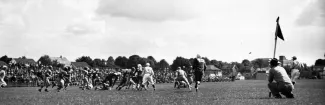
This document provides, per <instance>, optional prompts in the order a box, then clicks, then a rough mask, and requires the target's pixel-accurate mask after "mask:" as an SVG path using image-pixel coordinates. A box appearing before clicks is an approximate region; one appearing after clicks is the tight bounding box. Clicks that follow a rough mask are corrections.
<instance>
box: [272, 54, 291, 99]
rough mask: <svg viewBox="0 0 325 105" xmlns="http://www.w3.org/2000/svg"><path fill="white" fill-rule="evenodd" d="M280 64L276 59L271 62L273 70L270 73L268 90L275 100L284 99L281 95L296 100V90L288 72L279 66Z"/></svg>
mask: <svg viewBox="0 0 325 105" xmlns="http://www.w3.org/2000/svg"><path fill="white" fill-rule="evenodd" d="M279 64H280V62H279V61H278V59H276V58H273V59H272V60H271V61H270V65H271V69H270V71H269V79H268V80H269V84H268V88H269V89H270V91H271V93H272V95H273V96H274V97H275V98H282V96H281V95H280V93H281V94H282V95H284V96H286V97H287V98H294V95H293V94H292V90H293V89H294V86H293V84H292V81H291V79H290V78H289V76H288V74H287V73H286V70H285V69H284V68H283V67H281V66H279ZM273 80H274V81H275V82H273Z"/></svg>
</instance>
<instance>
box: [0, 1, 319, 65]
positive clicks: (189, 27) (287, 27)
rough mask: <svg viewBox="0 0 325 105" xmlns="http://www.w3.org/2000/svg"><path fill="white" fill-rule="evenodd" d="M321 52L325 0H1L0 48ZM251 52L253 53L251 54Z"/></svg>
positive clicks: (67, 52)
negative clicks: (277, 32)
mask: <svg viewBox="0 0 325 105" xmlns="http://www.w3.org/2000/svg"><path fill="white" fill-rule="evenodd" d="M278 16H280V25H281V28H282V33H283V35H284V38H285V41H282V40H278V48H277V54H276V56H279V55H285V56H286V57H287V59H291V57H292V56H297V58H298V60H299V61H301V62H305V63H307V64H308V65H311V64H314V62H315V60H316V59H319V58H322V59H324V53H325V0H224V1H222V0H0V56H2V55H5V54H6V55H8V56H9V57H14V58H16V57H20V56H23V55H25V56H27V57H28V58H33V59H35V60H38V58H39V57H40V56H42V55H44V54H47V55H50V56H60V55H62V56H65V57H67V58H68V59H69V60H71V61H74V60H75V59H76V58H77V57H80V56H82V55H86V56H90V57H92V58H93V59H94V58H101V59H107V58H108V57H109V56H113V57H114V58H116V57H117V56H126V57H129V56H130V55H133V54H138V55H140V56H142V57H146V56H149V55H152V56H154V57H155V58H156V60H160V59H166V60H167V61H168V62H169V63H171V62H172V61H173V60H174V59H175V58H176V57H177V56H183V57H186V58H190V57H195V56H196V54H200V55H201V56H205V57H208V58H210V59H216V60H222V61H227V62H230V61H239V62H241V61H242V60H243V59H249V60H252V59H255V58H270V57H272V56H273V48H274V32H275V28H276V18H277V17H278ZM249 52H252V54H249Z"/></svg>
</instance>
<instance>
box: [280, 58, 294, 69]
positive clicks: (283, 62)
mask: <svg viewBox="0 0 325 105" xmlns="http://www.w3.org/2000/svg"><path fill="white" fill-rule="evenodd" d="M279 61H280V62H281V66H282V67H287V66H289V67H291V66H292V64H293V60H287V59H286V57H285V56H280V59H279Z"/></svg>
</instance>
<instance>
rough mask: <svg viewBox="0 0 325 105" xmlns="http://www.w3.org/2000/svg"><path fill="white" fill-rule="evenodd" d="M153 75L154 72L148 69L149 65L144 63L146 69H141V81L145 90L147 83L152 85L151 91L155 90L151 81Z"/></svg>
mask: <svg viewBox="0 0 325 105" xmlns="http://www.w3.org/2000/svg"><path fill="white" fill-rule="evenodd" d="M153 75H154V72H153V70H152V68H151V67H150V64H149V63H146V67H144V69H143V80H142V86H144V88H145V89H146V90H147V87H146V85H145V84H146V83H147V82H149V83H150V84H152V87H153V90H156V88H155V82H154V81H153Z"/></svg>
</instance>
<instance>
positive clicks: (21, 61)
mask: <svg viewBox="0 0 325 105" xmlns="http://www.w3.org/2000/svg"><path fill="white" fill-rule="evenodd" d="M10 64H24V65H36V64H37V63H36V62H35V61H34V59H28V58H26V59H24V58H13V59H12V60H11V61H10Z"/></svg>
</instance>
